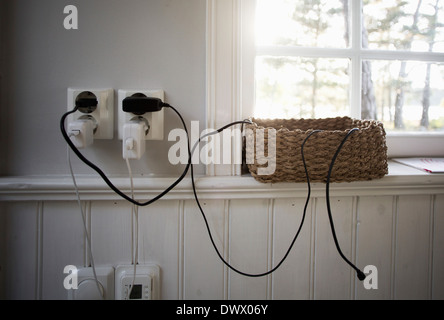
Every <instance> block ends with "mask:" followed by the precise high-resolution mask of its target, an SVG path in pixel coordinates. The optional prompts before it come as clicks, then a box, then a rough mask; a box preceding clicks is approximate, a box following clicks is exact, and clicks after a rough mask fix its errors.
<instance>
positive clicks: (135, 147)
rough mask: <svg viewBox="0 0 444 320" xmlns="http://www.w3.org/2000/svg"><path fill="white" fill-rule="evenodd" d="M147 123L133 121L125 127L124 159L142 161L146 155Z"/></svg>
mask: <svg viewBox="0 0 444 320" xmlns="http://www.w3.org/2000/svg"><path fill="white" fill-rule="evenodd" d="M148 130H149V128H148V125H147V123H146V121H144V120H132V121H130V122H128V123H125V124H124V126H123V159H129V160H140V159H141V158H142V156H143V155H144V154H145V150H146V143H145V137H146V135H147V131H148Z"/></svg>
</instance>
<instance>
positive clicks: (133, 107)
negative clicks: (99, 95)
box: [123, 96, 166, 115]
mask: <svg viewBox="0 0 444 320" xmlns="http://www.w3.org/2000/svg"><path fill="white" fill-rule="evenodd" d="M165 106H166V105H165V103H164V102H163V101H162V100H161V99H158V98H152V97H145V96H132V97H128V98H126V99H124V100H123V111H124V112H129V113H133V114H136V115H144V114H145V113H151V112H159V111H161V110H162V108H163V107H165Z"/></svg>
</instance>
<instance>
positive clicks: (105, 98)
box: [68, 88, 114, 140]
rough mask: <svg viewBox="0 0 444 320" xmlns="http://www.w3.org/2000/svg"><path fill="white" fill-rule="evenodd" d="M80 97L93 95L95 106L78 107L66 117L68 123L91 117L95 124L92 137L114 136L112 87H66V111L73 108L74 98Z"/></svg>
mask: <svg viewBox="0 0 444 320" xmlns="http://www.w3.org/2000/svg"><path fill="white" fill-rule="evenodd" d="M82 97H95V98H96V99H97V102H98V104H97V108H92V109H91V108H79V110H78V111H77V112H75V113H74V114H71V115H70V116H69V117H68V125H69V124H70V123H73V122H75V121H77V120H81V119H88V118H89V119H93V122H94V123H95V125H96V126H97V129H96V131H95V133H94V139H99V140H112V139H113V138H114V90H113V89H74V88H69V89H68V111H71V110H73V109H74V107H75V105H76V100H77V99H79V98H82Z"/></svg>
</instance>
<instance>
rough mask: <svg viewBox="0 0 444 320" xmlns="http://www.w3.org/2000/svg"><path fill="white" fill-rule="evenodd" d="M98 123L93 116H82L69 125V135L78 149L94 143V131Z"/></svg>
mask: <svg viewBox="0 0 444 320" xmlns="http://www.w3.org/2000/svg"><path fill="white" fill-rule="evenodd" d="M96 129H97V124H96V123H95V122H94V120H93V119H92V118H83V119H82V118H81V119H78V120H76V121H74V122H71V123H69V125H68V135H69V136H70V138H71V141H72V142H73V144H74V145H75V146H76V148H78V149H84V148H87V147H89V146H91V145H92V144H93V143H94V131H95V130H96Z"/></svg>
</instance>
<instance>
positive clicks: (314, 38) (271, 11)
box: [256, 0, 350, 48]
mask: <svg viewBox="0 0 444 320" xmlns="http://www.w3.org/2000/svg"><path fill="white" fill-rule="evenodd" d="M349 12H350V10H349V0H258V1H257V12H256V34H257V39H256V40H257V44H258V45H288V46H306V47H323V48H346V47H348V43H349V40H348V39H349V32H348V26H349V21H350V19H349V18H348V17H349ZM345 17H347V19H345Z"/></svg>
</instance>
